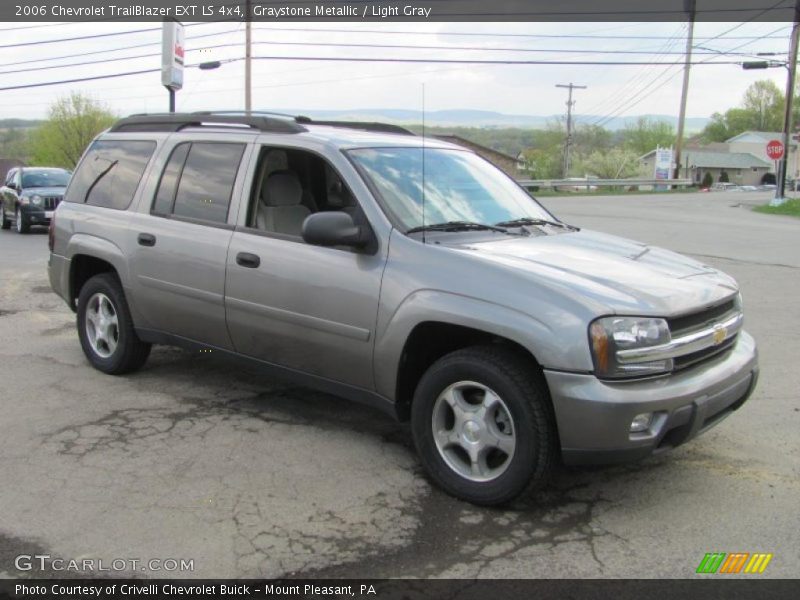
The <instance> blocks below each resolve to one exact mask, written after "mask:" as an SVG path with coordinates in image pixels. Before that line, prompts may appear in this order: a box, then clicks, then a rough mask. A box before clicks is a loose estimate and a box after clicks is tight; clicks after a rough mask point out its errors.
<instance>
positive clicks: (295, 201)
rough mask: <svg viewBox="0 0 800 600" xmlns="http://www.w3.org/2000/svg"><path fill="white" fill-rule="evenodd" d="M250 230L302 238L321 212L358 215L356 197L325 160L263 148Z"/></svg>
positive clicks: (288, 151) (255, 184)
mask: <svg viewBox="0 0 800 600" xmlns="http://www.w3.org/2000/svg"><path fill="white" fill-rule="evenodd" d="M256 173H257V175H256V177H255V179H254V182H253V190H252V193H251V197H250V209H249V211H248V219H247V226H248V227H250V228H253V229H258V230H260V231H265V232H269V233H275V234H279V235H283V236H291V237H297V238H300V234H301V231H302V227H303V221H304V220H305V218H306V217H307V216H308V215H310V214H312V213H315V212H320V211H332V210H337V211H343V212H348V213H350V214H351V215H353V216H354V217H355V216H356V215H357V213H358V204H357V202H356V200H355V197H354V196H353V194H352V193H351V192H350V190H349V189H348V188H347V186H346V185H345V184H344V182H343V181H342V178H341V177H340V176H339V174H338V173H337V172H336V170H335V169H334V168H333V167H332V166H331V165H330V164H329V163H328V162H327V161H326V160H325V159H324V158H322V157H320V156H318V155H316V154H314V153H312V152H307V151H304V150H297V149H287V148H274V147H269V146H264V147H262V148H261V151H260V154H259V160H258V167H257V169H256Z"/></svg>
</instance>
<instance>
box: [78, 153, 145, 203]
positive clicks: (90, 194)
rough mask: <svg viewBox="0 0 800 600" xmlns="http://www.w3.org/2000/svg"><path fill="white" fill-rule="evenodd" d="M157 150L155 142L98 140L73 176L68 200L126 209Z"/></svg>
mask: <svg viewBox="0 0 800 600" xmlns="http://www.w3.org/2000/svg"><path fill="white" fill-rule="evenodd" d="M155 149H156V143H155V142H153V141H140V140H97V141H95V142H94V143H92V145H91V146H90V147H89V150H88V151H87V153H86V155H85V156H84V157H83V160H82V161H81V162H80V164H79V165H78V169H77V170H76V171H75V174H74V175H73V176H72V180H71V181H70V185H69V187H68V188H67V193H66V196H65V198H64V200H65V201H66V202H77V203H81V204H91V205H93V206H103V207H105V208H114V209H117V210H125V209H126V208H128V206H130V203H131V201H132V200H133V195H134V194H135V193H136V188H137V187H139V182H140V181H141V179H142V174H143V173H144V170H145V168H146V167H147V163H148V162H149V161H150V158H151V157H152V156H153V152H154V151H155Z"/></svg>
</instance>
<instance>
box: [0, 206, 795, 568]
mask: <svg viewBox="0 0 800 600" xmlns="http://www.w3.org/2000/svg"><path fill="white" fill-rule="evenodd" d="M769 196H770V194H769V193H764V192H757V193H728V192H720V193H707V194H678V195H664V196H658V195H642V196H625V197H616V196H603V197H593V198H585V197H579V196H575V197H552V198H547V199H545V200H544V201H543V203H544V204H545V205H546V206H547V207H548V208H549V209H551V210H552V211H553V212H554V213H555V214H556V215H558V216H559V217H561V218H562V219H564V220H566V221H567V222H570V223H573V224H575V225H579V226H581V227H587V228H592V229H598V230H602V231H605V232H609V233H614V234H618V235H622V236H625V237H629V238H633V239H638V240H642V241H646V242H650V243H653V244H656V245H660V246H665V247H668V248H670V249H673V250H676V251H679V252H683V253H686V254H689V255H691V256H694V257H696V258H698V259H699V260H701V261H703V262H705V263H708V264H711V265H713V266H715V267H718V268H720V269H722V270H724V271H726V272H728V273H730V274H732V275H733V276H735V277H736V278H737V279H738V281H739V283H740V284H741V287H742V292H743V295H744V302H745V315H746V325H745V326H746V328H747V329H748V330H749V331H750V332H751V333H752V334H753V335H754V336H755V337H756V339H757V341H758V343H759V345H760V352H761V368H762V370H761V380H760V383H759V386H758V389H757V390H756V392H755V394H754V396H753V397H752V398H751V399H750V401H749V402H748V403H747V404H745V405H744V407H743V408H742V409H741V410H740V411H738V412H737V413H735V414H734V415H733V416H731V417H730V418H729V419H727V420H726V421H724V422H723V423H722V424H721V425H720V426H719V427H717V428H715V429H713V430H712V431H710V432H708V433H707V434H706V435H704V436H702V437H700V438H699V439H697V440H694V441H693V442H691V443H690V444H687V445H686V446H683V447H681V448H678V449H676V450H675V451H673V452H671V453H668V454H666V455H662V456H659V457H656V458H651V459H648V460H645V461H643V462H641V463H637V464H633V465H626V466H618V467H613V468H581V469H565V468H561V469H560V470H559V471H558V473H557V474H556V476H555V477H554V480H553V482H552V484H551V486H550V487H549V488H548V489H547V490H545V491H544V492H542V493H539V494H537V495H536V496H534V497H531V498H529V499H526V500H525V501H524V502H520V503H517V504H516V505H514V506H512V507H508V508H505V509H480V508H476V507H474V506H471V505H469V504H465V503H463V502H459V501H456V500H453V499H452V498H450V497H448V496H446V495H445V494H443V493H442V492H440V491H439V490H438V489H436V488H434V487H432V486H431V485H430V484H429V483H428V481H427V480H426V479H425V477H424V475H423V474H422V472H421V469H420V467H419V465H418V463H417V461H416V458H415V455H414V453H413V450H412V448H411V445H410V436H409V434H408V431H407V429H406V427H405V426H403V425H398V424H396V423H394V422H392V421H391V420H390V419H388V418H387V417H385V416H383V415H381V414H379V413H377V412H374V411H372V410H371V409H368V408H365V407H362V406H359V405H355V404H349V403H346V402H344V401H340V400H337V399H336V398H334V397H332V396H328V395H325V394H321V393H317V392H312V391H308V390H305V389H303V388H299V387H295V386H291V385H285V384H283V383H281V382H279V381H276V380H272V379H269V378H266V377H264V376H262V375H259V374H257V373H254V372H250V371H247V370H241V369H237V368H236V367H232V366H231V365H230V364H228V363H222V362H218V361H216V360H215V358H214V357H213V356H209V355H207V354H193V353H189V352H186V351H182V350H176V349H169V348H157V349H154V351H153V354H152V355H151V358H150V360H149V362H148V364H147V366H146V367H145V368H144V369H143V370H142V371H141V372H139V373H136V374H133V375H130V376H125V377H116V378H115V377H109V376H106V375H103V374H101V373H99V372H98V371H95V370H93V369H92V368H90V367H89V365H88V363H87V362H86V360H85V359H84V356H83V354H82V352H81V350H80V346H79V344H78V341H77V336H76V333H75V327H74V320H75V319H74V315H73V314H72V313H71V312H70V311H69V310H68V309H67V307H66V306H65V305H64V303H63V302H62V301H61V300H60V299H59V298H57V297H56V296H55V295H54V294H53V293H52V292H51V291H50V287H49V283H48V281H47V273H46V264H47V235H46V232H44V231H43V230H42V231H40V232H36V233H32V234H30V235H27V236H21V235H18V234H16V233H13V232H9V231H2V232H0V281H1V282H2V284H1V287H0V398H1V399H2V400H0V403H1V405H2V416H1V417H0V482H2V484H3V485H0V507H2V510H0V577H27V576H39V575H44V576H52V575H54V574H60V573H57V572H54V571H53V570H52V569H51V568H50V567H48V566H45V568H44V569H43V570H42V569H40V565H34V567H33V568H32V569H31V570H29V571H18V570H17V569H16V568H15V566H14V562H15V557H17V556H18V555H34V554H48V555H50V556H52V557H59V558H63V559H66V560H69V559H83V558H93V559H102V560H104V561H105V562H106V563H110V562H111V561H112V560H114V559H124V560H130V559H138V560H141V561H149V560H152V559H157V560H161V561H163V560H166V559H176V560H178V561H179V560H181V559H186V560H192V561H193V570H192V571H191V572H173V571H170V572H166V571H164V570H161V571H159V570H156V569H149V570H146V571H145V572H143V573H134V574H137V575H140V576H147V577H152V576H175V577H177V576H182V577H186V576H189V577H279V576H291V577H296V576H309V577H311V576H313V577H401V576H403V577H405V576H412V577H505V578H527V577H531V578H541V577H568V576H571V577H644V578H648V577H675V578H684V577H692V576H694V571H695V569H696V567H697V565H698V563H699V562H700V560H701V559H702V558H703V556H704V554H705V553H707V552H771V553H773V554H774V558H773V559H772V562H771V563H770V564H769V568H768V569H767V570H766V571H765V573H764V574H763V575H762V576H767V577H796V576H797V573H798V567H800V564H798V563H799V562H800V558H798V557H800V541H798V539H797V530H798V516H797V505H798V497H800V433H798V432H800V396H799V395H798V390H800V368H798V365H797V361H798V357H800V335H798V332H800V309H799V308H798V302H800V220H797V219H793V218H791V217H780V216H772V215H763V214H758V213H754V212H751V210H750V205H753V204H758V203H763V202H765V201H766V200H768V199H769ZM162 564H163V563H162ZM127 568H128V567H126V569H127ZM125 572H126V573H128V574H130V572H129V571H125ZM70 574H72V575H74V574H75V573H70ZM728 577H735V576H728ZM742 577H745V575H742ZM751 577H752V576H751Z"/></svg>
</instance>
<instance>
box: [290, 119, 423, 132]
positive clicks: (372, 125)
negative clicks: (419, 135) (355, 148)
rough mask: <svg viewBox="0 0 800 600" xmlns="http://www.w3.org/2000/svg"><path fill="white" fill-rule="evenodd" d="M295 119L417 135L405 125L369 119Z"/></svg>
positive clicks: (343, 126) (332, 125)
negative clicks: (369, 120)
mask: <svg viewBox="0 0 800 600" xmlns="http://www.w3.org/2000/svg"><path fill="white" fill-rule="evenodd" d="M294 120H295V121H296V122H297V123H301V124H307V125H327V126H328V127H342V128H346V129H362V130H364V131H377V132H380V133H398V134H400V135H415V133H414V132H413V131H411V130H409V129H406V128H405V127H400V126H399V125H392V124H390V123H377V122H367V121H315V120H313V119H311V117H305V116H302V115H301V116H298V117H295V118H294Z"/></svg>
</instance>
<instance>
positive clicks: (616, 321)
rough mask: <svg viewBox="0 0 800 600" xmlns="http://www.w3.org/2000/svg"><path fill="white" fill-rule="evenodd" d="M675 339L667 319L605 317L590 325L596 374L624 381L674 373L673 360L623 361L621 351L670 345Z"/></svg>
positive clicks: (590, 339)
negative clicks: (672, 336)
mask: <svg viewBox="0 0 800 600" xmlns="http://www.w3.org/2000/svg"><path fill="white" fill-rule="evenodd" d="M671 340H672V338H671V336H670V332H669V325H668V324H667V322H666V321H665V320H664V319H654V318H651V317H603V318H601V319H597V320H596V321H594V322H593V323H592V324H591V325H590V326H589V341H590V343H591V347H592V357H593V359H594V368H595V374H596V375H597V376H598V377H604V378H610V379H621V378H625V377H642V376H646V375H658V374H661V373H667V372H669V371H671V370H672V367H673V363H672V359H671V358H668V359H663V360H653V361H647V362H624V363H623V362H621V361H620V360H619V358H618V356H617V351H619V350H632V349H639V348H648V347H650V346H660V345H661V344H668V343H669V342H670V341H671Z"/></svg>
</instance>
